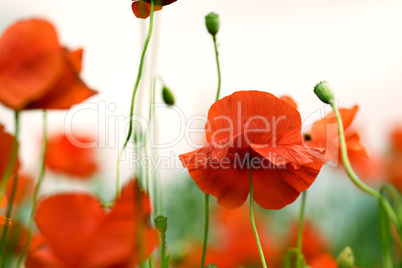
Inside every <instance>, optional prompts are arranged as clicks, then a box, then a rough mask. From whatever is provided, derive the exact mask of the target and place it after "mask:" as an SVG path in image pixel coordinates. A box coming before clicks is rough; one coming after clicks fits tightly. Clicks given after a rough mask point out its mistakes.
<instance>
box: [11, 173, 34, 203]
mask: <svg viewBox="0 0 402 268" xmlns="http://www.w3.org/2000/svg"><path fill="white" fill-rule="evenodd" d="M14 179H15V176H13V177H11V179H10V180H9V181H8V184H7V189H6V196H7V198H8V199H10V197H11V192H12V188H13V184H14ZM33 188H34V184H33V179H32V177H31V176H29V175H28V174H25V173H19V174H18V183H17V189H16V191H15V196H14V204H16V205H18V204H20V203H21V202H22V201H24V199H26V198H27V197H30V196H31V194H32V192H33Z"/></svg>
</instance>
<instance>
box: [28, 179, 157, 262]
mask: <svg viewBox="0 0 402 268" xmlns="http://www.w3.org/2000/svg"><path fill="white" fill-rule="evenodd" d="M150 211H151V210H150V204H149V199H148V197H147V196H146V195H145V193H144V192H142V191H141V190H140V188H139V186H138V184H136V183H134V182H130V183H129V184H128V185H126V187H125V188H124V189H123V190H122V194H121V197H120V198H119V199H118V200H117V201H116V204H115V205H114V206H113V208H112V209H111V211H110V212H108V213H107V212H106V211H105V210H104V209H103V208H102V204H101V203H100V202H99V201H98V200H97V199H96V198H94V197H93V196H91V195H89V194H84V193H81V194H79V193H75V194H58V195H54V196H51V197H49V198H47V199H45V200H43V201H42V202H40V203H39V206H38V209H37V211H36V215H35V222H36V224H37V226H38V228H39V230H40V232H41V236H37V237H34V239H33V241H32V244H31V247H30V249H29V251H28V255H27V259H26V267H77V268H78V267H86V268H91V267H134V266H136V265H137V264H139V263H140V262H141V261H143V260H144V259H146V258H147V257H148V256H149V255H150V254H151V253H152V251H153V250H154V248H155V247H156V246H157V244H158V233H157V231H156V230H154V229H152V228H151V227H150V226H149V224H148V222H147V219H148V217H149V215H150Z"/></svg>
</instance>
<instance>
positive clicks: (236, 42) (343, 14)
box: [0, 0, 402, 177]
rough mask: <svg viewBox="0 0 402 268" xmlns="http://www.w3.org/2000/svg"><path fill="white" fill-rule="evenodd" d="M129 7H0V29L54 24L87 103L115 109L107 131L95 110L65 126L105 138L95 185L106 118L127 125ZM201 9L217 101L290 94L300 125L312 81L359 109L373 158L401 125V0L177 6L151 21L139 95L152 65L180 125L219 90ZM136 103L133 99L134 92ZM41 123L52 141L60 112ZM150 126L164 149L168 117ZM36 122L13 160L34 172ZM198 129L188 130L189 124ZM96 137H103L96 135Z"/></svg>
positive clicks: (135, 39) (6, 115)
mask: <svg viewBox="0 0 402 268" xmlns="http://www.w3.org/2000/svg"><path fill="white" fill-rule="evenodd" d="M130 5H131V1H129V0H124V1H123V0H119V1H105V0H97V1H95V0H85V1H82V0H81V1H80V0H63V1H62V0H35V1H27V0H1V1H0V31H3V30H4V29H5V28H6V27H7V26H9V25H10V24H12V23H13V22H15V21H16V20H18V19H21V18H27V17H41V18H45V19H48V20H50V21H51V22H53V23H54V24H55V26H56V28H57V30H58V34H59V37H60V40H61V43H62V44H64V45H65V46H67V47H69V48H70V49H73V48H79V47H82V48H84V50H85V54H84V62H83V63H84V69H83V73H82V76H83V78H84V80H85V81H86V82H87V84H88V85H89V86H91V87H92V88H94V89H97V90H98V91H99V95H98V96H97V97H96V98H92V99H90V102H94V103H98V102H99V101H103V102H105V103H106V105H109V104H115V105H116V107H117V109H116V110H113V111H106V117H107V118H112V119H108V122H109V126H107V125H106V126H104V125H103V124H102V123H101V125H99V123H98V121H99V120H101V121H102V119H99V116H98V112H97V111H94V110H88V109H87V110H86V111H85V112H80V116H77V117H75V118H74V121H73V131H74V132H75V133H93V134H94V135H96V134H97V133H100V134H99V135H100V139H101V140H103V141H105V140H106V143H104V144H105V145H106V147H108V148H106V149H105V150H104V151H103V152H102V157H101V158H102V159H103V161H104V162H103V163H104V164H105V167H104V170H105V172H104V174H106V175H105V176H114V174H115V161H116V157H117V152H118V150H119V148H118V147H119V146H116V142H113V141H116V139H117V138H116V137H115V135H114V134H113V133H118V137H119V138H118V139H119V141H120V143H121V142H122V141H123V139H124V136H125V133H126V132H125V126H124V125H120V126H119V128H117V130H116V132H115V131H114V130H115V128H114V127H113V125H114V123H113V122H115V121H113V120H115V119H113V118H117V117H118V116H128V112H129V105H130V97H131V91H132V87H133V85H134V82H135V78H136V74H137V70H138V63H139V58H140V52H141V48H142V44H143V38H144V35H145V32H146V30H147V22H148V20H147V21H142V20H139V19H137V18H135V17H134V15H133V14H132V11H131V7H130ZM211 11H214V12H216V13H218V14H219V15H220V18H221V28H220V32H219V33H218V36H217V39H218V43H219V51H220V62H221V70H222V91H221V96H222V97H223V96H226V95H229V94H231V93H232V92H234V91H236V90H242V89H258V90H264V91H268V92H271V93H273V94H275V95H277V96H279V95H282V94H288V95H291V96H292V97H293V98H294V99H295V100H296V102H297V103H298V104H299V110H300V113H301V115H302V119H304V118H307V117H308V116H309V115H310V114H312V113H314V112H315V111H317V110H318V109H322V108H323V104H322V103H321V102H320V101H319V100H318V99H317V98H316V96H315V95H314V93H313V91H312V90H313V88H314V85H315V84H316V83H318V82H319V81H321V80H327V81H330V82H331V84H332V85H333V87H334V89H335V91H336V97H337V99H338V100H339V104H340V106H344V107H351V106H352V105H353V104H356V103H357V104H359V105H360V111H359V113H358V117H357V119H356V121H357V122H356V123H357V124H356V125H357V127H359V128H360V129H362V130H364V132H363V133H362V136H363V140H365V141H366V143H368V144H370V145H372V146H373V147H374V148H375V149H377V151H378V150H379V149H381V148H382V146H385V145H386V139H387V138H388V133H389V131H390V130H391V128H392V127H393V126H394V125H395V124H397V123H398V122H399V123H400V124H402V105H401V104H400V101H401V97H402V93H401V89H402V2H401V1H399V0H394V1H391V0H381V1H380V0H378V1H366V0H361V1H360V0H359V1H357V0H356V1H350V0H336V1H322V0H320V1H319V0H315V1H313V0H305V1H297V0H294V1H291V0H284V1H267V0H253V1H244V0H242V1H239V0H230V1H229V0H219V1H218V0H203V1H195V0H178V1H177V2H176V3H173V4H171V5H170V6H166V7H164V9H163V10H162V11H159V12H157V15H156V20H157V21H156V23H155V32H154V34H155V35H154V36H153V41H155V40H157V41H158V42H157V45H156V44H155V42H154V43H153V44H152V46H151V48H150V50H149V51H148V55H151V54H150V53H154V54H153V55H155V56H154V57H153V62H154V63H153V64H151V63H150V62H151V57H148V64H147V67H148V68H147V71H146V73H145V76H144V78H145V79H144V80H143V81H144V83H143V84H144V85H145V87H143V88H140V90H142V91H146V92H148V91H149V79H150V74H151V73H153V72H151V70H150V66H151V65H153V66H154V67H155V69H154V70H155V71H154V73H157V74H159V75H161V76H162V77H163V78H164V80H165V82H166V83H167V84H168V85H169V86H170V88H171V89H172V90H173V91H174V92H175V95H176V101H177V103H176V105H177V107H176V108H177V109H180V110H181V111H183V113H184V114H185V116H186V118H190V117H191V116H194V115H206V114H207V111H208V109H209V106H210V105H211V104H212V103H213V101H214V98H215V94H216V87H217V74H216V65H215V57H214V51H213V43H212V38H211V36H210V35H209V34H208V33H207V31H206V29H205V26H204V16H205V15H206V14H208V13H209V12H211ZM144 97H146V96H144ZM137 100H138V101H140V100H141V96H140V95H139V96H138V97H137ZM157 101H160V94H158V96H157ZM137 104H138V102H137ZM147 105H148V98H145V101H143V103H142V104H141V106H142V107H143V108H144V111H145V109H146V107H147ZM82 107H84V106H82ZM85 107H86V106H85ZM102 113H103V112H101V111H100V114H102ZM49 114H50V119H49V126H50V127H49V129H50V132H57V131H59V130H61V129H62V128H63V127H64V118H65V112H50V113H49ZM103 114H105V113H103ZM144 114H145V113H144ZM100 117H101V118H105V116H103V117H102V116H100ZM158 117H159V119H158V124H159V126H158V127H159V130H160V131H159V134H158V135H159V138H160V141H163V142H167V141H172V140H174V139H175V137H176V136H177V135H178V133H179V130H178V126H180V120H179V117H178V116H177V114H176V113H175V112H174V110H171V109H170V110H164V111H163V112H161V113H159V114H158ZM313 117H314V118H318V117H319V116H318V114H315V115H314V116H313ZM40 119H41V116H40V114H39V113H38V112H29V113H27V114H24V115H23V122H22V143H23V146H22V148H23V149H22V150H23V161H24V162H25V163H26V165H27V166H28V167H35V166H37V159H38V158H37V155H38V153H37V149H38V147H39V146H38V141H39V140H40V136H41V134H40V133H41V124H40V122H41V121H40ZM98 119H99V120H98ZM116 120H117V119H116ZM310 120H311V119H310ZM0 121H1V122H2V123H4V124H6V125H7V128H8V129H9V130H10V131H12V129H13V127H12V114H11V113H10V112H9V111H8V110H7V109H5V108H0ZM182 123H184V122H182ZM311 123H312V122H311ZM203 124H204V123H202V122H198V127H203ZM193 126H196V124H195V125H193ZM98 129H99V131H98ZM105 129H108V133H109V134H107V135H105V134H104V133H105ZM189 150H192V148H191V147H190V146H189V145H188V144H187V142H186V141H185V140H184V139H182V140H181V141H180V142H179V143H178V144H177V145H174V146H172V147H171V148H169V149H165V150H163V151H162V152H161V153H162V155H169V152H170V151H173V152H175V153H176V154H180V153H184V152H187V151H189ZM33 152H35V153H33ZM32 154H34V155H35V157H34V159H32ZM36 168H37V167H36ZM128 174H129V171H128V164H127V165H126V166H124V164H123V177H124V176H128ZM172 174H177V170H176V171H173V173H170V175H172ZM164 176H166V175H164Z"/></svg>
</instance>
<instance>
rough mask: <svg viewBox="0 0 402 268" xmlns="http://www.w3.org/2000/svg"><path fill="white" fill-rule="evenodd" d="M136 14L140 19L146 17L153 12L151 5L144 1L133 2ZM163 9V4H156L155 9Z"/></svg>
mask: <svg viewBox="0 0 402 268" xmlns="http://www.w3.org/2000/svg"><path fill="white" fill-rule="evenodd" d="M131 9H132V10H133V13H134V15H135V16H136V17H137V18H139V19H146V18H148V17H149V15H150V14H151V5H150V4H148V3H147V2H144V1H135V2H133V3H132V4H131ZM161 9H162V5H156V4H155V5H154V11H158V10H161Z"/></svg>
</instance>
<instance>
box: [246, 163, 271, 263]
mask: <svg viewBox="0 0 402 268" xmlns="http://www.w3.org/2000/svg"><path fill="white" fill-rule="evenodd" d="M248 174H249V178H250V219H251V225H252V226H253V231H254V236H255V241H256V243H257V246H258V251H259V252H260V258H261V263H262V267H264V268H267V264H266V262H265V257H264V252H263V251H262V247H261V242H260V238H259V237H258V232H257V227H256V226H255V220H254V196H253V176H252V173H251V169H249V170H248Z"/></svg>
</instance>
